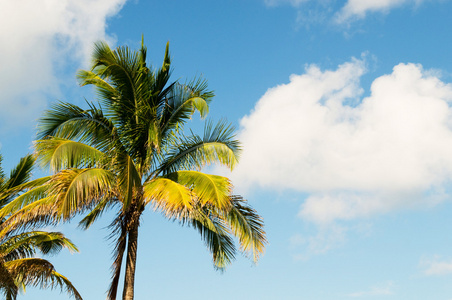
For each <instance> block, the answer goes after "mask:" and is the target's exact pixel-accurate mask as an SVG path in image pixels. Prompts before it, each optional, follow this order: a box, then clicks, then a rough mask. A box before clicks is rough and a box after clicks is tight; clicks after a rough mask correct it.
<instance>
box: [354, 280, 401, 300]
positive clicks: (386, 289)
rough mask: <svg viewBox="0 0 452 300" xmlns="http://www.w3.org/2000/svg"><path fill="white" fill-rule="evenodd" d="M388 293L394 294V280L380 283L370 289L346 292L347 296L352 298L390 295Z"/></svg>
mask: <svg viewBox="0 0 452 300" xmlns="http://www.w3.org/2000/svg"><path fill="white" fill-rule="evenodd" d="M390 295H394V282H392V281H389V282H386V283H384V284H382V285H378V286H374V287H371V288H370V289H368V290H365V291H360V292H354V293H350V294H348V296H349V297H352V298H363V297H370V296H390Z"/></svg>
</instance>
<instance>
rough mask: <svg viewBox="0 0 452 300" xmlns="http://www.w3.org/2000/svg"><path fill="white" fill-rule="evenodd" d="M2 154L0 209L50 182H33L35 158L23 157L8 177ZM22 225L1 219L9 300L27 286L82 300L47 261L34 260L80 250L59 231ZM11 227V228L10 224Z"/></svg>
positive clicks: (0, 286) (2, 288)
mask: <svg viewBox="0 0 452 300" xmlns="http://www.w3.org/2000/svg"><path fill="white" fill-rule="evenodd" d="M1 161H2V156H1V155H0V208H2V207H4V206H6V205H7V204H8V203H9V202H10V201H11V200H12V199H14V198H15V197H17V196H18V195H19V194H20V193H21V192H23V191H24V190H26V189H30V188H33V187H35V186H39V185H41V184H42V183H43V182H45V181H46V180H47V179H39V180H35V181H30V177H31V170H32V167H33V163H34V159H33V157H32V156H31V155H27V156H25V157H24V158H22V159H21V160H20V162H19V164H18V165H17V166H16V167H15V168H14V169H13V170H12V171H11V175H10V176H9V178H7V177H6V175H5V173H4V172H3V169H2V167H1ZM18 222H20V220H17V219H16V220H15V221H14V222H10V220H9V218H2V219H1V220H0V292H1V293H3V295H4V296H5V299H6V300H15V299H16V297H17V294H18V292H19V290H25V287H26V286H39V287H41V288H54V287H57V286H59V287H61V289H66V290H67V292H68V293H69V294H70V295H72V296H74V298H75V299H78V300H81V299H82V297H81V296H80V294H79V293H78V292H77V290H76V289H75V288H74V286H73V285H72V283H71V282H70V281H69V280H68V279H67V278H66V277H65V276H63V275H61V274H60V273H58V272H57V271H55V268H54V266H53V265H52V264H51V263H50V262H49V261H47V260H45V259H42V258H36V257H34V256H35V254H36V251H40V252H41V253H42V254H54V253H57V252H59V251H60V250H61V249H62V248H67V249H69V250H70V251H78V250H77V248H76V246H75V245H74V244H73V243H72V242H71V241H70V240H69V239H67V238H66V237H64V235H63V234H61V233H59V232H45V231H21V230H20V229H19V231H18V228H19V227H18V226H17V225H18V224H17V223H18ZM7 224H8V225H7Z"/></svg>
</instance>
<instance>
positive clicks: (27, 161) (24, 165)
mask: <svg viewBox="0 0 452 300" xmlns="http://www.w3.org/2000/svg"><path fill="white" fill-rule="evenodd" d="M34 162H35V159H34V157H33V155H31V154H29V155H27V156H25V157H22V158H21V159H20V161H19V163H18V164H17V166H16V167H14V168H13V169H12V170H11V174H10V175H9V180H8V181H7V182H6V188H8V189H11V188H14V187H16V186H18V185H21V184H24V183H25V182H27V181H28V180H30V178H31V171H32V170H33V165H34Z"/></svg>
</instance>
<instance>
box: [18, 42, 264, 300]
mask: <svg viewBox="0 0 452 300" xmlns="http://www.w3.org/2000/svg"><path fill="white" fill-rule="evenodd" d="M170 64H171V62H170V56H169V53H168V44H167V47H166V52H165V56H164V59H163V65H162V67H161V68H158V69H155V70H154V69H152V68H150V67H148V66H147V64H146V47H145V46H144V45H143V44H142V46H141V48H140V49H139V50H138V51H131V50H129V48H127V47H118V48H116V49H114V50H112V49H110V47H109V46H108V45H107V44H105V43H102V42H99V43H96V44H95V51H94V55H93V65H92V69H91V71H79V73H78V78H79V80H80V83H81V85H94V86H95V88H96V92H97V96H98V97H99V102H98V103H97V104H93V103H88V108H87V109H83V108H80V107H78V106H76V105H73V104H70V103H64V102H59V103H57V104H55V105H53V107H52V108H51V109H50V110H48V111H47V112H46V113H45V115H44V117H43V118H42V119H41V120H40V122H39V125H38V128H39V132H38V138H40V139H39V140H38V141H37V142H36V145H35V146H36V153H37V156H38V158H39V160H40V162H41V164H42V165H43V166H46V167H50V169H51V170H52V172H53V174H54V175H52V176H51V178H50V179H49V180H48V181H47V182H46V183H45V184H43V185H42V186H41V187H40V188H41V189H42V190H45V197H35V196H33V197H29V198H28V200H26V199H25V198H24V199H22V200H20V201H16V202H15V203H13V204H11V206H10V209H11V210H12V209H18V208H22V210H21V217H22V218H24V219H27V218H28V219H29V220H30V222H32V223H33V222H37V221H40V222H42V221H45V222H47V223H49V222H50V223H51V222H55V221H58V220H61V219H63V220H68V219H70V218H71V217H72V216H73V215H74V214H76V213H79V212H82V211H88V213H87V214H86V216H85V217H84V218H83V219H82V221H81V222H80V225H81V226H82V227H84V228H88V227H89V226H90V225H91V224H92V223H93V222H94V221H95V220H96V219H97V218H98V217H99V216H100V215H101V214H102V213H103V212H104V211H105V210H107V209H110V208H113V207H114V208H116V209H117V215H116V218H115V219H114V220H113V222H112V223H111V230H112V236H113V237H114V238H115V241H116V242H115V249H114V252H113V256H114V257H113V258H114V263H113V275H112V283H111V286H110V289H109V293H108V298H109V299H116V293H117V286H118V280H119V276H120V272H121V265H122V262H123V258H124V257H125V258H126V271H125V272H126V273H125V283H124V293H123V299H133V286H134V284H133V283H134V274H135V264H136V249H137V238H138V227H139V223H140V217H141V214H142V212H143V210H144V209H145V207H146V206H150V207H152V208H153V209H154V210H157V211H160V212H162V213H163V214H164V215H165V216H166V217H168V218H169V219H172V220H177V221H179V222H180V223H181V224H184V225H189V226H192V227H194V228H195V229H197V230H198V231H199V232H200V233H201V236H202V238H203V239H204V241H205V243H206V245H207V246H208V248H209V250H210V251H211V252H212V254H213V261H214V265H215V267H216V268H219V269H223V268H224V267H225V266H226V265H227V264H229V263H230V262H231V260H232V259H233V258H234V255H235V252H236V248H235V245H234V242H233V240H232V238H231V234H232V235H234V236H236V237H237V238H238V241H239V244H240V250H241V251H243V252H245V253H249V254H250V255H251V256H252V258H253V260H254V261H257V259H258V258H259V255H260V254H261V253H262V252H263V250H264V246H265V243H266V238H265V232H264V231H263V222H262V218H261V217H260V216H259V215H258V214H257V213H256V211H255V210H253V209H252V208H251V207H249V206H248V205H247V203H246V201H245V200H243V199H242V197H240V196H237V195H232V184H231V182H230V180H229V179H228V178H226V177H222V176H216V175H210V174H206V173H203V172H202V171H201V170H202V168H203V167H204V166H206V165H209V164H212V163H220V164H223V165H226V166H228V167H229V168H231V169H232V168H234V166H235V165H236V163H237V160H238V154H239V151H240V146H239V143H238V141H237V140H235V138H234V130H233V128H232V127H231V126H229V125H227V124H226V123H225V122H219V123H218V124H216V125H214V124H213V123H212V122H207V123H206V126H205V130H204V135H203V136H199V135H196V134H194V133H192V132H190V134H189V135H186V134H185V132H186V130H184V125H185V123H186V122H187V121H188V120H189V119H190V118H191V116H192V115H193V113H194V112H195V111H198V112H199V113H200V115H201V117H202V118H204V117H205V116H206V115H207V113H208V111H209V103H210V101H211V99H212V97H213V93H212V92H211V91H209V90H207V83H206V82H205V81H203V80H201V79H196V80H193V81H191V82H188V83H186V84H181V83H179V82H170V74H171V69H170ZM37 194H39V193H37ZM38 198H39V200H38V201H35V200H36V199H38ZM36 202H39V204H36ZM33 203H34V204H33ZM30 205H31V206H30ZM27 206H30V207H29V208H28V209H27V208H26V207H27ZM49 216H51V218H49Z"/></svg>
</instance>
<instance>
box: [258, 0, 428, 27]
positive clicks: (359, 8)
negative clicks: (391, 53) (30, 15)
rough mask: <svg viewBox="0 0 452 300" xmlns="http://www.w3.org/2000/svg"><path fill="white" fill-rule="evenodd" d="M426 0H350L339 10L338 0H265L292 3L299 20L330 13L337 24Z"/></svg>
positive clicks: (311, 19)
mask: <svg viewBox="0 0 452 300" xmlns="http://www.w3.org/2000/svg"><path fill="white" fill-rule="evenodd" d="M425 1H426V0H348V1H346V3H345V4H344V5H343V6H342V7H341V8H340V9H339V10H337V9H336V8H334V7H335V6H336V5H335V3H336V2H338V1H337V0H321V1H309V0H264V3H265V4H266V5H267V6H278V5H291V6H293V7H295V8H297V9H298V18H297V19H298V21H302V22H305V23H310V22H314V23H316V22H318V21H319V18H320V20H326V19H327V17H326V15H329V17H330V18H331V20H333V21H334V23H336V24H341V23H349V22H350V21H354V20H358V19H364V18H365V17H366V16H367V15H368V14H369V13H388V12H389V11H390V10H392V9H394V8H397V7H401V6H409V5H412V6H414V7H417V6H419V5H420V4H421V3H422V2H425Z"/></svg>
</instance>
